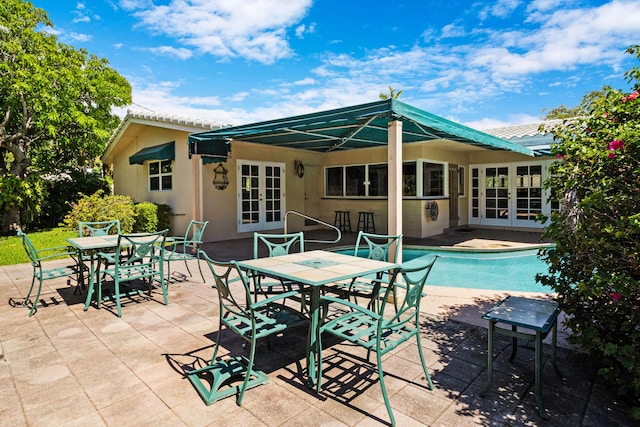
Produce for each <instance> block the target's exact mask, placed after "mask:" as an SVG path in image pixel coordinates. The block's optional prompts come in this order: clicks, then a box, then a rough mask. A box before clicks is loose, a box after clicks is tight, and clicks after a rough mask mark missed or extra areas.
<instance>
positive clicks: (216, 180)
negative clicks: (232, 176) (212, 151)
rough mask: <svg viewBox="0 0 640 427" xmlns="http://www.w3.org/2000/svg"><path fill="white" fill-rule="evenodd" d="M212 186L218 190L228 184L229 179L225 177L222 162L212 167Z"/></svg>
mask: <svg viewBox="0 0 640 427" xmlns="http://www.w3.org/2000/svg"><path fill="white" fill-rule="evenodd" d="M213 173H214V176H213V186H214V187H216V188H217V189H218V190H224V189H225V188H227V185H229V180H228V179H227V170H226V169H225V168H224V166H222V163H218V166H216V167H215V168H214V169H213Z"/></svg>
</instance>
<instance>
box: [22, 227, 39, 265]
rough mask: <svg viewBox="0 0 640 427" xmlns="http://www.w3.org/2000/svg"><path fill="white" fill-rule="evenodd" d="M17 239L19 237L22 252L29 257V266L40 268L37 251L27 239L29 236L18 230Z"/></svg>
mask: <svg viewBox="0 0 640 427" xmlns="http://www.w3.org/2000/svg"><path fill="white" fill-rule="evenodd" d="M18 237H20V241H21V242H22V247H23V248H24V251H25V252H26V253H27V255H28V256H29V260H30V261H31V265H33V266H34V267H38V266H40V256H39V255H38V250H37V249H36V247H35V246H33V243H31V239H29V236H27V235H26V234H24V233H23V232H22V230H18Z"/></svg>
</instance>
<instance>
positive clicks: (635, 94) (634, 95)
mask: <svg viewBox="0 0 640 427" xmlns="http://www.w3.org/2000/svg"><path fill="white" fill-rule="evenodd" d="M638 96H640V93H638V91H637V90H635V91H633V92H632V93H630V94H629V95H627V96H625V97H624V98H622V102H627V101H633V100H634V99H636V98H637V97H638Z"/></svg>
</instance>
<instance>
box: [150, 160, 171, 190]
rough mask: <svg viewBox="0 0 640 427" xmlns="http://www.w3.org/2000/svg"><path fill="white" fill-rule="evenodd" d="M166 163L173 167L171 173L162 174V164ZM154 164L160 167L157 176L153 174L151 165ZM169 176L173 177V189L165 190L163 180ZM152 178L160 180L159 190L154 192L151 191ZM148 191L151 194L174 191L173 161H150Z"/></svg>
mask: <svg viewBox="0 0 640 427" xmlns="http://www.w3.org/2000/svg"><path fill="white" fill-rule="evenodd" d="M164 162H169V165H170V166H171V171H170V172H162V163H164ZM153 164H157V165H158V173H157V174H152V173H151V165H153ZM166 176H169V177H171V188H164V187H163V185H162V178H164V177H166ZM152 178H158V189H157V190H152V189H151V179H152ZM147 189H148V191H149V192H150V193H151V192H157V191H172V190H173V160H154V161H150V162H149V164H148V166H147Z"/></svg>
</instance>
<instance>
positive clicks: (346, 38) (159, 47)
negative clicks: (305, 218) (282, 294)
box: [32, 0, 640, 129]
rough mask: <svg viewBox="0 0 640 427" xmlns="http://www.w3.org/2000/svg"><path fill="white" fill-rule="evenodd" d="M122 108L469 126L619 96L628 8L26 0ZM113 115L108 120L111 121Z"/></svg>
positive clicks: (636, 4) (637, 25)
mask: <svg viewBox="0 0 640 427" xmlns="http://www.w3.org/2000/svg"><path fill="white" fill-rule="evenodd" d="M32 3H33V4H34V5H35V6H37V7H40V8H42V9H44V10H45V11H46V12H47V14H48V15H49V18H50V19H51V20H52V21H53V24H54V27H53V29H49V30H48V31H50V32H52V33H54V34H56V36H57V37H58V41H60V42H62V43H66V44H69V45H72V46H74V47H76V48H84V49H86V50H87V51H88V52H89V53H91V54H94V55H97V56H99V57H102V58H106V59H107V60H108V61H109V63H110V65H111V66H112V67H113V68H114V69H116V70H117V71H118V72H119V73H120V74H121V75H122V76H124V77H125V78H126V79H127V80H128V81H129V83H130V84H131V86H132V96H133V104H132V105H131V106H129V107H128V108H130V109H132V110H141V111H153V112H155V113H160V114H171V115H178V116H186V117H190V118H199V119H206V120H212V121H218V122H223V123H226V124H233V125H241V124H246V123H253V122H257V121H263V120H270V119H277V118H282V117H286V116H290V115H297V114H305V113H310V112H315V111H323V110H327V109H331V108H338V107H345V106H350V105H356V104H362V103H368V102H374V101H378V100H379V94H380V93H381V92H384V93H389V87H392V88H394V89H395V90H396V91H398V90H402V91H403V92H402V94H401V96H400V98H399V99H400V100H401V101H403V102H406V103H408V104H410V105H412V106H415V107H418V108H421V109H423V110H426V111H428V112H430V113H433V114H436V115H439V116H442V117H445V118H447V119H450V120H454V121H456V122H459V123H463V124H466V125H468V126H471V127H474V128H477V129H490V128H495V127H501V126H509V125H516V124H523V123H534V122H538V121H540V119H541V118H542V117H543V116H544V114H545V112H546V111H548V110H550V109H551V108H554V107H557V106H559V105H565V106H568V107H574V106H576V105H578V104H579V103H580V100H581V99H582V97H583V96H584V95H585V94H587V93H589V92H591V91H593V90H597V89H601V88H602V87H603V86H604V85H610V86H612V87H614V88H618V89H622V90H628V89H629V85H628V84H627V83H626V82H625V80H624V72H625V71H626V70H628V69H630V68H632V67H635V66H637V65H639V64H638V61H637V59H635V57H633V56H631V55H629V54H626V53H625V49H626V48H627V47H628V46H629V45H632V44H640V19H639V18H640V0H611V1H596V0H532V1H524V0H495V1H473V0H396V1H393V2H390V1H379V0H366V1H364V0H341V1H338V0H84V1H68V0H32ZM126 111H127V108H124V109H119V110H118V111H116V112H117V114H119V115H120V116H124V114H125V113H126Z"/></svg>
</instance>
